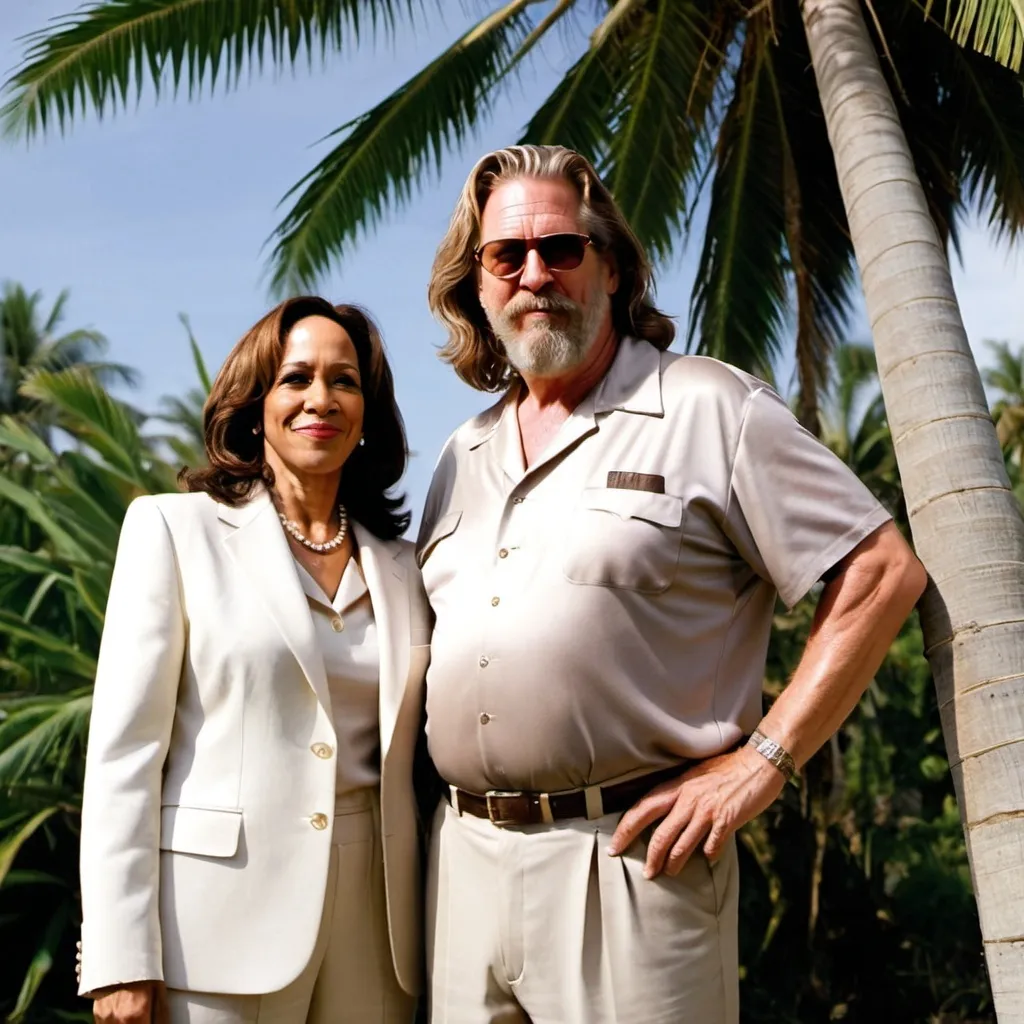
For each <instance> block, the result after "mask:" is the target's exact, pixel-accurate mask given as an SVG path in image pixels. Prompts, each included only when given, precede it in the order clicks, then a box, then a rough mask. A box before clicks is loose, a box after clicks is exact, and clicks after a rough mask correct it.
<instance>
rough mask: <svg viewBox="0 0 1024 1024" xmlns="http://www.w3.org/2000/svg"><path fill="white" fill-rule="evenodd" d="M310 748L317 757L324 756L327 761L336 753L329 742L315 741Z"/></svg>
mask: <svg viewBox="0 0 1024 1024" xmlns="http://www.w3.org/2000/svg"><path fill="white" fill-rule="evenodd" d="M309 749H310V750H312V751H313V753H314V754H316V756H317V757H320V758H323V760H325V761H326V760H327V758H329V757H330V756H331V755H332V754H333V753H334V750H333V749H332V748H331V746H330V745H329V744H327V743H314V744H313V746H311V747H310V748H309Z"/></svg>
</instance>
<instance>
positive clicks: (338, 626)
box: [331, 616, 345, 633]
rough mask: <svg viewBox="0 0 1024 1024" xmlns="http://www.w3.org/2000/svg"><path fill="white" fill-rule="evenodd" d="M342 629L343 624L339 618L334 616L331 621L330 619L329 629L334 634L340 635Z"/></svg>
mask: <svg viewBox="0 0 1024 1024" xmlns="http://www.w3.org/2000/svg"><path fill="white" fill-rule="evenodd" d="M344 628H345V623H344V622H342V621H341V619H340V618H338V617H337V616H335V617H334V618H333V619H331V629H333V630H334V632H335V633H340V632H341V631H342V630H343V629H344Z"/></svg>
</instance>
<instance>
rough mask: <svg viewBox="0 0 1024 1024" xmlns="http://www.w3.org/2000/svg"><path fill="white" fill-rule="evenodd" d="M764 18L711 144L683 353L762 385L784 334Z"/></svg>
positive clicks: (781, 228) (748, 43)
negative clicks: (711, 168) (712, 158)
mask: <svg viewBox="0 0 1024 1024" xmlns="http://www.w3.org/2000/svg"><path fill="white" fill-rule="evenodd" d="M769 28H770V26H768V25H767V23H766V20H765V15H764V14H759V15H757V16H755V17H754V18H752V19H751V20H750V21H748V23H747V28H746V38H745V39H744V42H743V52H742V56H741V60H740V66H739V69H738V71H737V73H736V88H735V92H734V94H733V97H732V100H731V102H730V104H729V107H728V110H727V111H726V114H725V117H724V119H723V122H722V127H721V131H720V133H719V137H718V152H717V167H716V171H715V175H714V179H713V181H712V185H711V203H710V207H709V210H708V222H707V229H706V233H705V237H704V248H703V251H702V253H701V258H700V263H699V266H698V270H697V279H696V282H695V284H694V291H693V297H692V300H691V320H690V336H689V347H690V348H691V350H692V349H696V351H698V352H700V353H702V354H704V355H710V356H714V357H716V358H718V359H724V360H725V361H726V362H730V363H734V364H736V365H737V366H740V367H742V368H744V369H747V370H750V371H752V372H754V373H756V374H758V375H759V376H761V377H764V378H766V379H768V380H770V379H771V377H772V365H773V362H774V361H775V359H776V358H777V356H778V355H779V353H780V351H781V350H782V344H783V340H784V336H785V331H786V326H787V325H786V314H787V309H788V302H789V295H788V291H787V284H786V274H785V264H784V256H785V212H784V209H783V190H782V181H783V154H782V149H781V134H780V125H779V122H778V116H777V107H776V104H775V101H774V98H773V96H772V84H771V78H770V73H771V69H770V66H769V64H770V61H771V60H772V52H771V50H770V49H769V46H768V41H769V34H768V30H769Z"/></svg>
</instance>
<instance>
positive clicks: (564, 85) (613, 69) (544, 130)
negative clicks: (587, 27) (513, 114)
mask: <svg viewBox="0 0 1024 1024" xmlns="http://www.w3.org/2000/svg"><path fill="white" fill-rule="evenodd" d="M642 6H643V5H642V4H641V3H638V2H637V0H616V2H615V3H614V5H613V6H612V9H611V10H610V11H609V12H608V14H606V15H605V17H604V20H603V21H602V22H601V23H600V24H599V25H598V27H597V28H596V29H595V30H594V33H593V35H592V36H591V38H590V46H589V47H588V48H587V50H586V52H585V53H584V54H583V56H582V57H581V58H580V59H579V60H578V61H577V62H576V63H575V64H574V65H573V66H572V67H571V68H570V69H569V71H568V72H566V74H565V75H564V76H563V78H562V81H561V82H559V84H558V85H557V86H556V87H555V90H554V91H553V92H552V93H551V95H550V96H549V97H548V98H547V99H546V100H545V101H544V103H543V104H542V105H541V107H540V108H539V109H538V111H537V113H536V114H534V116H533V117H532V118H531V119H530V122H529V124H527V126H526V128H525V129H524V130H523V134H522V137H521V138H520V139H519V141H520V142H521V143H534V144H536V145H559V146H567V147H568V148H569V149H574V150H576V152H577V153H581V154H582V155H583V156H585V157H586V158H587V159H588V160H589V161H590V162H591V163H592V164H594V165H595V166H596V167H600V166H601V165H602V163H603V161H604V158H605V156H606V154H607V153H608V150H609V148H610V147H611V141H612V138H613V135H614V132H613V130H612V128H611V124H610V117H609V115H610V112H611V109H612V107H613V105H614V101H615V93H616V90H617V89H618V88H619V87H620V85H621V83H622V82H623V81H624V80H625V78H626V76H627V75H628V74H629V72H630V67H629V59H628V47H626V46H625V43H626V41H627V40H628V39H629V38H630V36H631V34H632V33H633V32H635V31H636V29H637V26H638V24H639V23H640V21H641V20H642V18H643V11H642Z"/></svg>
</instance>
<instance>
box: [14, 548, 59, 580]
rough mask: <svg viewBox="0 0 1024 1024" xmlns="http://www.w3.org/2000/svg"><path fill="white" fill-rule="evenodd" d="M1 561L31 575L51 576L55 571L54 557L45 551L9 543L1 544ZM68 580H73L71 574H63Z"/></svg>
mask: <svg viewBox="0 0 1024 1024" xmlns="http://www.w3.org/2000/svg"><path fill="white" fill-rule="evenodd" d="M0 563H2V564H3V565H9V566H11V567H12V568H14V569H17V570H19V571H20V572H23V573H26V574H27V575H29V576H50V575H52V574H53V573H54V571H55V568H56V567H55V565H54V562H53V559H52V558H50V557H49V556H48V555H46V554H45V553H43V554H40V553H37V552H31V551H26V550H24V548H16V547H12V546H10V545H8V544H4V545H0ZM62 578H63V579H64V580H66V581H67V582H69V583H70V582H71V577H70V576H62Z"/></svg>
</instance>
